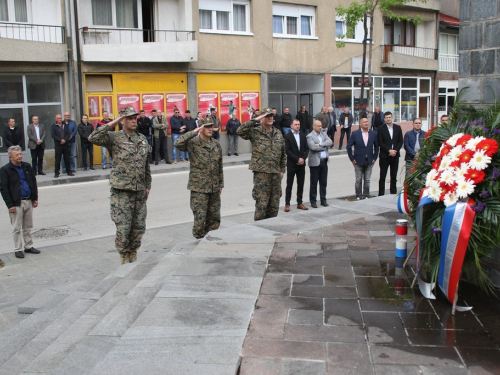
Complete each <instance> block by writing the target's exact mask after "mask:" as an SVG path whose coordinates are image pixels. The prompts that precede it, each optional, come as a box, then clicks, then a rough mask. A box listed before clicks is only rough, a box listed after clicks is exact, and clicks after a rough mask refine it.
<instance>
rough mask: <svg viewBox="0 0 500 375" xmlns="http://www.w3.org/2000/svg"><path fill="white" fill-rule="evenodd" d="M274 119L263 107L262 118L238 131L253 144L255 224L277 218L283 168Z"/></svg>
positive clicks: (281, 142) (282, 149)
mask: <svg viewBox="0 0 500 375" xmlns="http://www.w3.org/2000/svg"><path fill="white" fill-rule="evenodd" d="M273 116H274V115H273V112H272V110H271V108H265V109H263V110H262V114H261V115H259V116H258V117H256V118H254V119H253V120H250V121H247V122H245V123H244V124H243V125H242V126H240V127H239V128H238V130H237V133H238V135H239V136H240V137H241V138H243V139H248V140H249V141H250V142H252V159H251V160H250V166H249V168H250V169H251V170H252V171H253V185H254V186H253V191H252V197H253V199H254V200H255V215H254V220H255V221H257V220H262V219H267V218H269V217H275V216H278V210H279V205H280V197H281V180H282V179H283V175H284V173H285V166H286V154H285V140H284V138H283V136H282V135H281V132H280V131H279V130H278V129H276V128H275V127H273ZM259 121H260V123H259Z"/></svg>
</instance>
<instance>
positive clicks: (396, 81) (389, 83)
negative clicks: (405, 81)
mask: <svg viewBox="0 0 500 375" xmlns="http://www.w3.org/2000/svg"><path fill="white" fill-rule="evenodd" d="M384 87H401V79H400V78H394V77H388V78H384Z"/></svg>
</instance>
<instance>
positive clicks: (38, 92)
mask: <svg viewBox="0 0 500 375" xmlns="http://www.w3.org/2000/svg"><path fill="white" fill-rule="evenodd" d="M24 91H26V97H25V96H24ZM61 101H62V94H61V77H60V76H59V75H57V74H46V75H44V74H37V75H25V76H23V75H18V76H12V75H0V135H1V134H3V131H4V130H5V129H6V128H7V126H8V125H7V122H8V118H9V117H12V116H13V117H14V119H15V120H16V126H17V127H19V128H20V129H21V131H22V133H23V135H24V134H26V127H27V126H28V124H30V123H31V117H32V116H34V115H36V116H38V118H39V120H40V123H41V124H42V125H43V126H44V128H45V133H46V136H45V147H46V149H53V148H54V142H53V140H52V137H51V136H50V128H51V125H52V124H53V123H54V121H55V115H56V114H57V113H61V112H62V103H61ZM28 103H29V104H28ZM24 140H25V146H26V145H27V142H28V140H27V137H26V136H25V137H24ZM2 141H3V140H2ZM0 146H1V147H0V153H5V152H6V151H7V149H6V148H5V145H3V142H2V144H0ZM25 149H26V147H25ZM0 156H1V157H2V162H3V161H4V159H5V154H4V155H0Z"/></svg>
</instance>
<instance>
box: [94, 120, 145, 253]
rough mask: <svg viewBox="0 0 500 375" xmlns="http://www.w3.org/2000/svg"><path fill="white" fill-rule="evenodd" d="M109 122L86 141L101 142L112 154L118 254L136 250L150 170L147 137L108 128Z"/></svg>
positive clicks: (111, 183)
mask: <svg viewBox="0 0 500 375" xmlns="http://www.w3.org/2000/svg"><path fill="white" fill-rule="evenodd" d="M110 130H111V129H110V128H109V126H108V125H105V126H101V127H99V129H96V130H94V132H92V134H90V136H89V141H90V142H92V143H93V144H95V145H98V146H104V147H106V148H107V149H108V150H110V153H111V154H112V155H113V168H112V169H111V175H110V177H109V183H110V185H111V198H110V200H111V219H112V220H113V221H114V223H115V225H116V238H115V246H116V249H117V250H118V252H119V253H120V255H123V254H128V255H130V254H131V253H134V254H135V253H136V252H137V249H139V247H140V246H141V239H142V236H143V234H144V232H145V231H146V215H147V207H146V198H147V197H146V190H149V189H151V170H150V169H149V161H148V155H149V152H150V146H149V144H148V141H147V140H146V137H144V136H143V135H142V134H139V133H136V134H134V135H132V136H130V135H128V134H126V133H125V132H124V131H123V130H120V131H118V132H114V131H112V130H111V131H110Z"/></svg>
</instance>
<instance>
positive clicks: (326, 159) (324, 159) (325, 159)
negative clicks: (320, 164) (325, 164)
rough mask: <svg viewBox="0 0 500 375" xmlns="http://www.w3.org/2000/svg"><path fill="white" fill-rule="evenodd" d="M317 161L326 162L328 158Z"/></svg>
mask: <svg viewBox="0 0 500 375" xmlns="http://www.w3.org/2000/svg"><path fill="white" fill-rule="evenodd" d="M319 161H328V158H323V159H319Z"/></svg>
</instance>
